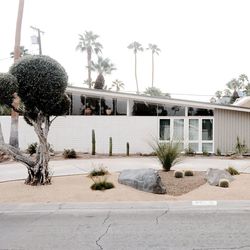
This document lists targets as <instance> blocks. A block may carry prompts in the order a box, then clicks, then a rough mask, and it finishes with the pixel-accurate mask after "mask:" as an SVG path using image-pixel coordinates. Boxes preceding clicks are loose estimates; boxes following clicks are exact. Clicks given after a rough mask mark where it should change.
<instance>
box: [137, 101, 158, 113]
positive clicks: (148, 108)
mask: <svg viewBox="0 0 250 250" xmlns="http://www.w3.org/2000/svg"><path fill="white" fill-rule="evenodd" d="M132 115H134V116H157V105H156V104H149V103H146V102H134V105H133V113H132Z"/></svg>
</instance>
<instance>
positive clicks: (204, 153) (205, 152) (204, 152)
mask: <svg viewBox="0 0 250 250" xmlns="http://www.w3.org/2000/svg"><path fill="white" fill-rule="evenodd" d="M202 154H203V155H204V156H209V155H210V153H208V152H207V151H203V152H202Z"/></svg>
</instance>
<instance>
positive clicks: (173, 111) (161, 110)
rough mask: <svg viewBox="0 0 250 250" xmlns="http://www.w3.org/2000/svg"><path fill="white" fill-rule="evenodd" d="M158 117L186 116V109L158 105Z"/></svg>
mask: <svg viewBox="0 0 250 250" xmlns="http://www.w3.org/2000/svg"><path fill="white" fill-rule="evenodd" d="M157 112H158V116H185V107H181V106H177V105H175V106H169V105H160V104H158V110H157Z"/></svg>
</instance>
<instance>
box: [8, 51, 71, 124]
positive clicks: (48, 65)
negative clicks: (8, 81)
mask: <svg viewBox="0 0 250 250" xmlns="http://www.w3.org/2000/svg"><path fill="white" fill-rule="evenodd" d="M9 72H10V74H11V75H13V76H14V77H15V78H16V79H17V83H18V90H17V94H18V96H19V97H20V98H21V100H22V102H23V103H24V106H25V110H26V113H25V116H27V117H29V118H31V119H33V120H35V118H36V116H37V114H38V112H39V111H42V112H43V114H44V115H47V116H51V115H63V114H65V113H66V112H67V111H68V109H69V104H70V102H69V99H68V98H67V97H66V96H65V95H64V94H65V90H66V87H67V82H68V76H67V74H66V72H65V70H64V68H63V67H62V66H61V65H60V64H59V63H58V62H57V61H55V60H54V59H52V58H50V57H48V56H39V55H35V56H25V57H23V58H21V59H20V60H18V61H17V62H16V63H14V64H13V66H12V67H11V68H10V71H9Z"/></svg>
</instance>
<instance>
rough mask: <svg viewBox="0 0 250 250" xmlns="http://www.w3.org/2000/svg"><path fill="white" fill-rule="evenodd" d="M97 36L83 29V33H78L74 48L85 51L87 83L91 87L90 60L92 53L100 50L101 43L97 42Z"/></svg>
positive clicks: (97, 52)
mask: <svg viewBox="0 0 250 250" xmlns="http://www.w3.org/2000/svg"><path fill="white" fill-rule="evenodd" d="M98 37H99V36H98V35H95V34H94V33H93V32H92V31H85V33H84V34H83V35H81V34H80V35H79V43H78V45H77V46H76V50H80V51H81V52H84V51H86V52H87V65H88V66H87V69H88V80H87V82H88V85H89V88H91V84H92V80H91V60H92V53H93V52H94V53H95V54H97V55H98V54H99V53H101V52H102V45H101V44H100V43H99V42H97V41H96V40H97V38H98Z"/></svg>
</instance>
